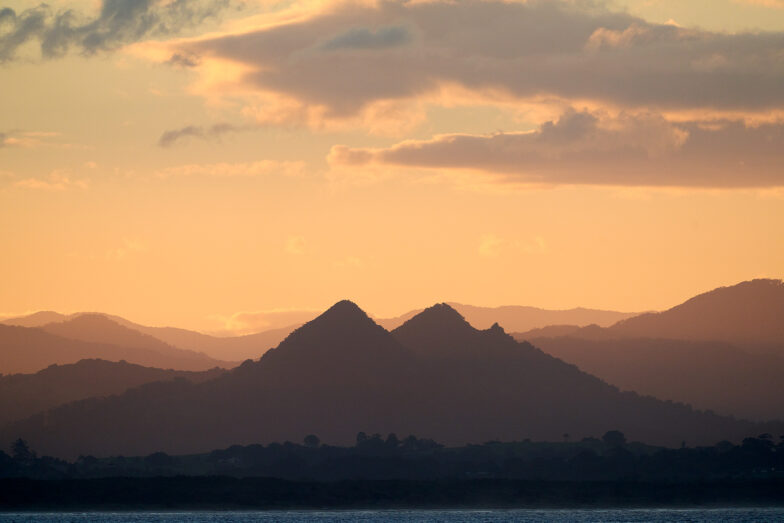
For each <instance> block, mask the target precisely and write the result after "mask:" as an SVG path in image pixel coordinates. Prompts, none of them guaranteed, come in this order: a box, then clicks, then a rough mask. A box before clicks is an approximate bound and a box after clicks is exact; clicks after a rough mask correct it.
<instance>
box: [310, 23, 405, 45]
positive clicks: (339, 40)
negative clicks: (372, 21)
mask: <svg viewBox="0 0 784 523" xmlns="http://www.w3.org/2000/svg"><path fill="white" fill-rule="evenodd" d="M410 41H411V34H410V33H409V32H408V29H406V28H405V27H381V28H379V29H377V30H375V31H372V30H370V29H368V28H365V27H358V28H355V29H349V30H348V31H346V32H345V33H343V34H340V35H338V36H336V37H334V38H332V39H331V40H329V41H328V42H326V43H324V44H323V45H322V46H321V48H322V49H327V50H336V49H384V48H387V47H397V46H400V45H404V44H407V43H408V42H410Z"/></svg>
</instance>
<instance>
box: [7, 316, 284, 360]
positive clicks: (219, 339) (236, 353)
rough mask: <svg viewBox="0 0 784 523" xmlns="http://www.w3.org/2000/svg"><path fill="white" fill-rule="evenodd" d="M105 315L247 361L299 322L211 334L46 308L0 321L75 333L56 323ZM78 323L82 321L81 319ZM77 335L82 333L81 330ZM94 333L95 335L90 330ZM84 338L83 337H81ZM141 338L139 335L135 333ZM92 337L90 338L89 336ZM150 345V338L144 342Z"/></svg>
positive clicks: (192, 347) (181, 345) (178, 343)
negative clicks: (239, 332) (244, 332)
mask: <svg viewBox="0 0 784 523" xmlns="http://www.w3.org/2000/svg"><path fill="white" fill-rule="evenodd" d="M96 316H102V317H104V318H108V319H109V320H111V321H112V322H114V323H117V324H119V325H122V326H123V327H126V328H128V329H131V330H133V331H136V332H138V333H142V334H146V335H149V336H151V337H153V338H155V339H156V340H158V341H162V342H164V343H166V344H168V345H171V346H173V347H176V348H178V349H183V350H189V351H193V352H203V353H204V354H206V355H208V356H210V357H211V358H215V359H218V360H228V361H243V360H246V359H258V358H259V357H261V355H262V354H264V353H265V352H266V351H267V350H269V349H271V348H272V347H276V346H277V345H278V344H279V343H280V342H281V341H283V340H284V339H285V338H286V336H288V335H289V334H290V333H291V332H292V331H293V330H294V329H296V328H297V327H299V325H291V326H286V327H281V328H275V329H269V330H265V331H262V332H259V333H256V334H247V335H243V336H225V337H224V336H211V335H209V334H202V333H200V332H196V331H192V330H187V329H180V328H176V327H150V326H147V325H141V324H139V323H135V322H132V321H129V320H127V319H125V318H123V317H121V316H116V315H113V314H104V313H101V312H77V313H73V314H60V313H57V312H51V311H42V312H36V313H33V314H30V315H28V316H21V317H18V318H9V319H6V320H2V321H0V324H4V325H15V326H20V327H46V329H47V330H48V331H50V332H54V333H59V332H64V331H65V330H67V331H68V333H69V334H73V331H74V330H76V329H74V327H73V326H57V325H52V324H54V323H70V322H72V321H74V320H76V319H77V318H83V317H88V318H93V319H95V317H96ZM77 323H78V322H77ZM77 336H81V335H80V334H78V333H77ZM89 336H90V337H95V336H94V335H92V334H90V335H89ZM129 336H130V335H129V334H128V333H125V334H123V337H125V338H128V337H129ZM80 339H81V338H80ZM135 339H136V341H139V340H140V339H142V338H140V337H139V336H136V337H135ZM88 341H89V340H88ZM143 343H144V344H145V345H149V343H150V342H149V340H146V341H144V342H143Z"/></svg>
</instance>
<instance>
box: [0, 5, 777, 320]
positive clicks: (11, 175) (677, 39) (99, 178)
mask: <svg viewBox="0 0 784 523" xmlns="http://www.w3.org/2000/svg"><path fill="white" fill-rule="evenodd" d="M102 5H103V3H102V2H100V1H97V0H96V1H92V0H83V1H63V0H61V1H56V2H53V3H52V4H51V7H50V8H48V9H44V8H32V9H31V8H30V7H29V2H22V1H19V0H15V1H8V0H7V1H6V3H5V4H2V3H0V12H3V11H2V7H6V6H7V7H10V8H11V9H13V14H8V13H9V11H5V13H6V14H5V15H0V85H2V86H3V93H4V96H2V97H0V245H2V247H3V249H2V256H0V271H2V274H3V275H4V276H5V278H4V283H3V285H2V287H1V288H0V314H2V315H16V314H21V313H25V312H30V311H34V310H41V309H54V310H58V311H62V312H71V311H80V310H100V311H105V312H110V313H115V314H120V315H123V316H125V317H127V318H129V319H132V320H135V321H139V322H143V323H148V324H174V325H178V326H183V327H191V328H197V329H202V330H210V331H214V330H220V329H226V328H233V327H235V326H236V321H233V320H232V318H237V317H241V315H242V314H243V313H252V312H257V311H269V310H288V309H293V310H300V309H322V308H325V307H327V306H329V305H330V304H332V303H334V302H335V301H337V300H339V299H342V298H349V299H353V300H354V301H356V302H357V303H358V304H359V305H360V306H362V307H363V308H365V309H366V310H368V311H369V312H371V313H374V314H378V315H383V316H391V315H396V314H400V313H402V312H405V311H406V310H409V309H412V308H415V307H421V306H424V305H429V304H432V303H435V302H440V301H459V302H463V303H472V304H476V305H502V304H520V305H535V306H541V307H548V308H568V307H573V306H587V307H597V308H607V309H617V310H632V311H633V310H648V309H659V308H666V307H669V306H672V305H674V304H676V303H678V302H680V301H682V300H684V299H686V298H688V297H690V296H692V295H694V294H696V293H698V292H702V291H705V290H708V289H711V288H713V287H716V286H720V285H728V284H733V283H737V282H739V281H742V280H747V279H751V278H755V277H773V278H781V277H782V276H784V274H783V273H784V271H783V270H782V268H783V267H784V241H781V239H782V238H784V153H782V152H781V151H784V125H783V122H784V54H782V52H781V49H782V48H784V4H782V3H781V2H777V1H767V2H754V1H741V0H711V1H701V0H693V1H690V2H675V1H670V0H659V1H651V2H631V1H620V0H618V1H613V2H610V1H608V2H593V3H590V2H582V1H579V0H576V1H568V2H567V1H565V0H563V1H562V0H530V1H528V2H514V1H510V2H507V1H504V2H501V1H491V0H481V1H480V0H473V1H458V2H446V1H443V2H442V1H440V0H434V1H427V2H422V1H410V2H375V1H363V2H314V1H303V2H297V1H293V2H291V1H290V2H276V3H272V2H264V1H255V0H244V1H242V0H236V1H235V2H234V3H233V4H232V7H230V8H227V9H220V5H222V4H221V3H220V2H215V1H213V0H190V4H189V5H190V6H191V7H192V8H193V10H192V11H190V12H191V13H192V16H189V17H184V16H182V13H181V12H174V11H172V10H171V6H172V5H173V4H171V3H169V2H165V1H162V0H158V1H154V2H151V3H150V5H149V7H147V8H146V9H147V10H146V11H144V12H142V11H137V12H117V13H112V12H109V11H108V9H109V7H111V5H109V7H107V6H103V7H104V9H103V11H101V6H102ZM66 8H70V9H73V10H76V11H78V12H80V13H81V17H79V18H77V19H70V21H67V22H65V23H68V24H71V26H70V29H71V31H70V32H58V30H57V28H58V27H62V23H63V20H65V19H62V18H60V19H59V20H60V22H61V23H60V25H58V17H59V16H60V15H61V13H62V12H63V10H64V9H66ZM145 16H146V17H147V18H146V19H147V20H149V19H152V20H157V21H158V22H159V24H158V25H155V24H153V26H152V27H150V28H146V29H144V30H142V29H140V28H141V26H140V25H139V24H140V22H139V20H141V19H143V18H144V17H145ZM34 18H35V19H38V20H41V21H42V23H41V24H40V25H39V26H38V27H41V28H42V29H38V30H36V31H32V32H30V31H27V32H26V30H25V29H24V27H27V26H25V21H26V20H27V21H29V20H32V19H34ZM90 20H92V21H93V22H94V23H90ZM20 42H21V44H20V45H17V43H20ZM53 42H54V44H56V45H52V43H53Z"/></svg>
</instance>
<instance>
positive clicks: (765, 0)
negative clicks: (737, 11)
mask: <svg viewBox="0 0 784 523" xmlns="http://www.w3.org/2000/svg"><path fill="white" fill-rule="evenodd" d="M735 2H736V3H740V4H752V5H761V6H764V7H772V8H774V9H784V0H735Z"/></svg>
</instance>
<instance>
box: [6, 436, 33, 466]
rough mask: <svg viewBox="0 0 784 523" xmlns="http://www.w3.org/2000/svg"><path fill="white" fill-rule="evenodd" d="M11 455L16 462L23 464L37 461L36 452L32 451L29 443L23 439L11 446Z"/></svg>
mask: <svg viewBox="0 0 784 523" xmlns="http://www.w3.org/2000/svg"><path fill="white" fill-rule="evenodd" d="M11 455H12V456H13V457H14V459H15V460H16V461H19V462H23V463H24V462H28V461H32V460H34V459H35V452H33V451H32V450H30V447H28V446H27V442H26V441H25V440H23V439H22V438H19V439H18V440H16V441H14V443H13V444H12V445H11Z"/></svg>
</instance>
